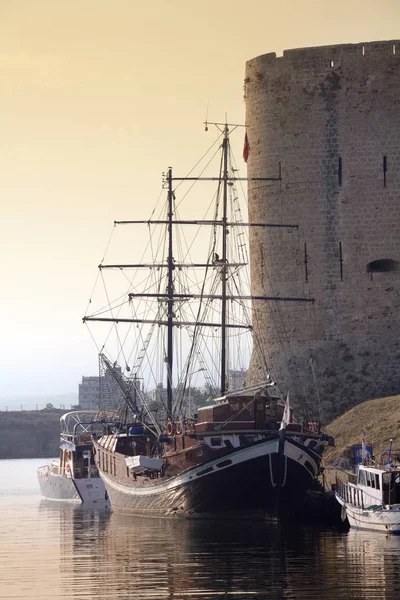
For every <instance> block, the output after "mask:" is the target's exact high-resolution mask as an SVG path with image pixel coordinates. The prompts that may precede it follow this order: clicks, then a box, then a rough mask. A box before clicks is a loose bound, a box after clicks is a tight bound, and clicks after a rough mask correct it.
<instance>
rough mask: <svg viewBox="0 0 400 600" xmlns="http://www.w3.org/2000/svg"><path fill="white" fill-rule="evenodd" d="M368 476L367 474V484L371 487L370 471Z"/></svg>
mask: <svg viewBox="0 0 400 600" xmlns="http://www.w3.org/2000/svg"><path fill="white" fill-rule="evenodd" d="M366 476H367V486H368V487H371V475H370V473H366Z"/></svg>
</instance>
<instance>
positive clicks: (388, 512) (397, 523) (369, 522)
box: [336, 494, 400, 535]
mask: <svg viewBox="0 0 400 600" xmlns="http://www.w3.org/2000/svg"><path fill="white" fill-rule="evenodd" d="M336 499H337V501H338V502H339V504H341V505H342V507H343V509H344V511H343V515H342V518H343V519H344V518H345V517H347V519H348V521H349V524H350V527H353V528H354V529H368V530H370V531H379V532H381V533H386V534H393V535H400V508H399V507H397V508H390V509H384V508H375V509H371V508H366V509H364V508H360V507H358V506H353V505H352V504H349V503H347V502H345V501H344V500H343V498H341V497H340V496H339V494H336Z"/></svg>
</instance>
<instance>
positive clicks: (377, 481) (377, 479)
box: [375, 473, 381, 490]
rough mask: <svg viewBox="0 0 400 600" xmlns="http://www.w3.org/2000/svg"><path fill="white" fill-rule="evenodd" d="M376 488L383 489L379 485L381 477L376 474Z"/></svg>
mask: <svg viewBox="0 0 400 600" xmlns="http://www.w3.org/2000/svg"><path fill="white" fill-rule="evenodd" d="M375 487H376V489H377V490H380V489H381V486H380V484H379V475H378V473H375Z"/></svg>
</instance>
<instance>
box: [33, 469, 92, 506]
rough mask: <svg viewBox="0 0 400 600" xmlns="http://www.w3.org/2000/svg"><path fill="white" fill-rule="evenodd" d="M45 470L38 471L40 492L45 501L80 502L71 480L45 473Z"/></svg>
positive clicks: (63, 476)
mask: <svg viewBox="0 0 400 600" xmlns="http://www.w3.org/2000/svg"><path fill="white" fill-rule="evenodd" d="M45 469H46V468H39V469H38V481H39V486H40V492H41V494H42V496H43V497H44V498H46V499H47V500H68V501H71V502H82V499H81V497H80V494H79V492H78V490H77V489H76V486H75V484H74V481H73V479H71V478H70V477H66V476H65V475H56V474H52V473H46V470H45Z"/></svg>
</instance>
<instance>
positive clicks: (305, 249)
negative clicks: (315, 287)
mask: <svg viewBox="0 0 400 600" xmlns="http://www.w3.org/2000/svg"><path fill="white" fill-rule="evenodd" d="M304 275H305V280H306V283H307V282H308V254H307V244H304Z"/></svg>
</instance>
